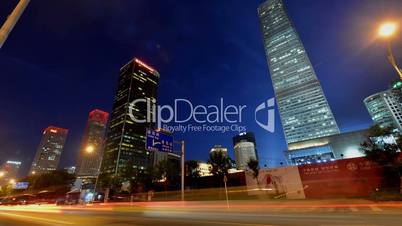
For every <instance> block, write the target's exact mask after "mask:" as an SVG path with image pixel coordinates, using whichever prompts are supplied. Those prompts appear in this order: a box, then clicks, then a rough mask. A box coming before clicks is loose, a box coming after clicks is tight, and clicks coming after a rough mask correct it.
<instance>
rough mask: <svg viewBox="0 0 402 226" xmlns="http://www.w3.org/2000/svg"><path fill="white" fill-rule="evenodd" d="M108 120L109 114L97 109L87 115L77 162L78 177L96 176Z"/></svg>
mask: <svg viewBox="0 0 402 226" xmlns="http://www.w3.org/2000/svg"><path fill="white" fill-rule="evenodd" d="M108 118H109V113H107V112H104V111H101V110H98V109H95V110H93V111H91V112H90V113H89V117H88V122H87V126H86V129H85V133H84V137H83V140H82V144H81V151H80V157H79V160H78V163H79V168H78V172H77V175H78V176H86V177H96V176H98V174H99V170H100V164H101V162H102V157H103V147H104V139H105V133H106V126H107V121H108Z"/></svg>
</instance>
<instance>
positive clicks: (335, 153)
mask: <svg viewBox="0 0 402 226" xmlns="http://www.w3.org/2000/svg"><path fill="white" fill-rule="evenodd" d="M364 141H367V130H358V131H353V132H348V133H341V134H335V135H331V136H327V137H320V138H315V139H311V140H306V141H301V142H297V143H293V144H290V145H289V147H288V150H287V151H286V152H285V155H286V157H287V159H288V163H289V164H290V165H304V164H313V163H322V162H329V161H335V160H338V159H348V158H356V157H362V156H364V153H363V152H362V151H361V150H360V144H361V143H363V142H364Z"/></svg>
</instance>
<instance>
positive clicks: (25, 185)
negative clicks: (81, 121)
mask: <svg viewBox="0 0 402 226" xmlns="http://www.w3.org/2000/svg"><path fill="white" fill-rule="evenodd" d="M28 186H29V182H17V183H15V184H13V189H21V190H25V189H27V188H28Z"/></svg>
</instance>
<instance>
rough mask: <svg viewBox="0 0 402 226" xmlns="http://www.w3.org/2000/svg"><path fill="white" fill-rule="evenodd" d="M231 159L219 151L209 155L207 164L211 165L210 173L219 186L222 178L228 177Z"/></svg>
mask: <svg viewBox="0 0 402 226" xmlns="http://www.w3.org/2000/svg"><path fill="white" fill-rule="evenodd" d="M231 162H232V161H231V159H230V157H228V156H227V155H226V154H224V153H223V152H221V151H218V152H214V153H211V155H210V156H209V160H208V163H209V164H211V166H212V167H211V173H212V174H213V175H214V176H215V178H216V179H217V180H218V183H219V186H221V184H222V182H223V178H224V176H227V175H228V171H229V169H230V168H232V164H231Z"/></svg>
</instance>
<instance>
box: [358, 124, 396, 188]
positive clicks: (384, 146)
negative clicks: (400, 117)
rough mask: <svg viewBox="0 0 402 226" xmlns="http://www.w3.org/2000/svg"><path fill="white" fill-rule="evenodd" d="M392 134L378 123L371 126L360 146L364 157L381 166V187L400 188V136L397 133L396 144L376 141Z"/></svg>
mask: <svg viewBox="0 0 402 226" xmlns="http://www.w3.org/2000/svg"><path fill="white" fill-rule="evenodd" d="M389 135H392V133H391V129H389V128H385V129H383V128H381V127H380V126H378V125H375V126H372V127H371V128H370V129H369V130H368V132H367V134H366V136H367V139H366V141H364V142H363V143H362V144H361V145H360V148H361V150H362V151H363V152H364V154H365V155H366V158H367V159H369V160H371V161H373V162H376V163H377V164H378V165H380V166H381V167H382V168H383V176H382V178H383V179H382V183H381V187H382V188H383V189H387V190H396V189H397V190H400V187H401V173H400V171H401V166H402V162H401V160H400V158H399V156H400V150H401V148H402V146H401V137H400V135H398V137H397V138H398V139H397V144H389V143H382V142H378V140H379V139H381V137H383V136H389Z"/></svg>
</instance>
